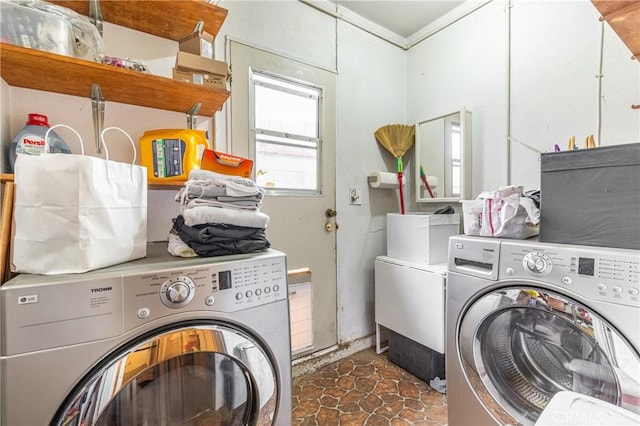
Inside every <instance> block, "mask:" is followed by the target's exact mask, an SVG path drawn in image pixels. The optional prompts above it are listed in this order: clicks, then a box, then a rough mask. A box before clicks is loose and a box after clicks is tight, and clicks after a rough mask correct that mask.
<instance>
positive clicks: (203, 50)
mask: <svg viewBox="0 0 640 426" xmlns="http://www.w3.org/2000/svg"><path fill="white" fill-rule="evenodd" d="M213 46H214V45H213V36H212V35H211V34H209V33H208V32H206V31H200V30H199V29H198V28H196V30H195V31H194V32H192V33H191V34H188V35H186V36H184V37H182V38H181V39H180V40H178V49H179V50H180V51H182V52H187V53H192V54H194V55H198V56H202V57H203V58H209V59H213Z"/></svg>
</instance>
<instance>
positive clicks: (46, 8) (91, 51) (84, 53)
mask: <svg viewBox="0 0 640 426" xmlns="http://www.w3.org/2000/svg"><path fill="white" fill-rule="evenodd" d="M13 3H15V4H19V5H21V6H26V7H29V8H32V9H35V10H39V11H41V12H45V13H47V14H50V15H53V16H57V17H59V18H62V19H64V20H65V21H66V22H68V23H69V24H71V28H72V31H73V37H74V41H75V46H74V55H73V56H74V57H76V58H82V59H86V60H90V61H94V62H102V57H103V56H104V52H105V48H104V41H103V39H102V36H101V35H100V33H99V32H98V29H97V28H96V27H95V25H93V24H92V23H91V21H89V18H88V17H86V16H83V15H80V14H79V13H77V12H75V11H74V10H71V9H69V8H67V7H63V6H58V5H55V4H52V3H48V2H46V1H41V0H13Z"/></svg>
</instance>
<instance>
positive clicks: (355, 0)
mask: <svg viewBox="0 0 640 426" xmlns="http://www.w3.org/2000/svg"><path fill="white" fill-rule="evenodd" d="M330 1H331V2H333V3H336V4H339V5H341V6H343V7H345V8H347V9H349V10H351V11H352V12H354V13H356V14H358V15H360V16H362V17H363V18H366V19H368V20H369V21H372V22H375V23H376V24H378V25H380V26H382V27H384V28H386V29H388V30H389V31H391V32H393V33H395V34H397V35H399V36H401V37H403V38H407V37H409V36H410V35H412V34H414V33H415V32H417V31H419V30H421V29H422V28H424V27H426V26H427V25H429V24H430V23H431V22H433V21H435V20H436V19H438V18H439V17H441V16H443V15H445V14H446V13H448V12H450V11H451V10H453V9H455V8H456V7H458V6H459V5H461V4H462V3H464V1H462V0H460V1H459V0H412V1H407V0H330Z"/></svg>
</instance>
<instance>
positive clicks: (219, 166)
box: [201, 149, 253, 179]
mask: <svg viewBox="0 0 640 426" xmlns="http://www.w3.org/2000/svg"><path fill="white" fill-rule="evenodd" d="M201 167H202V169H203V170H210V171H212V172H216V173H222V174H225V175H233V176H242V177H244V178H248V179H251V171H252V170H253V160H249V159H248V158H243V157H238V156H236V155H231V154H227V153H225V152H219V151H213V150H211V149H205V150H204V154H203V155H202V165H201Z"/></svg>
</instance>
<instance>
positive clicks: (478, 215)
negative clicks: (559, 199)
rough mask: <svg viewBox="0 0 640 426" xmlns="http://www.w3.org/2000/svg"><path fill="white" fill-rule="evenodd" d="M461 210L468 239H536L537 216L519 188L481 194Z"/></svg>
mask: <svg viewBox="0 0 640 426" xmlns="http://www.w3.org/2000/svg"><path fill="white" fill-rule="evenodd" d="M463 206H464V209H465V233H466V234H468V235H481V236H486V237H502V238H515V239H526V238H529V237H533V236H535V235H538V226H537V225H538V223H539V222H540V212H539V209H538V208H537V207H536V206H535V204H534V203H533V200H531V199H529V198H527V197H524V195H523V192H522V187H517V186H504V187H500V188H499V189H498V190H496V191H487V192H483V193H481V194H480V195H479V196H478V197H477V199H476V200H475V201H473V202H467V201H465V204H464V205H463ZM467 219H468V222H469V223H468V224H467V223H466V221H467Z"/></svg>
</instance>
